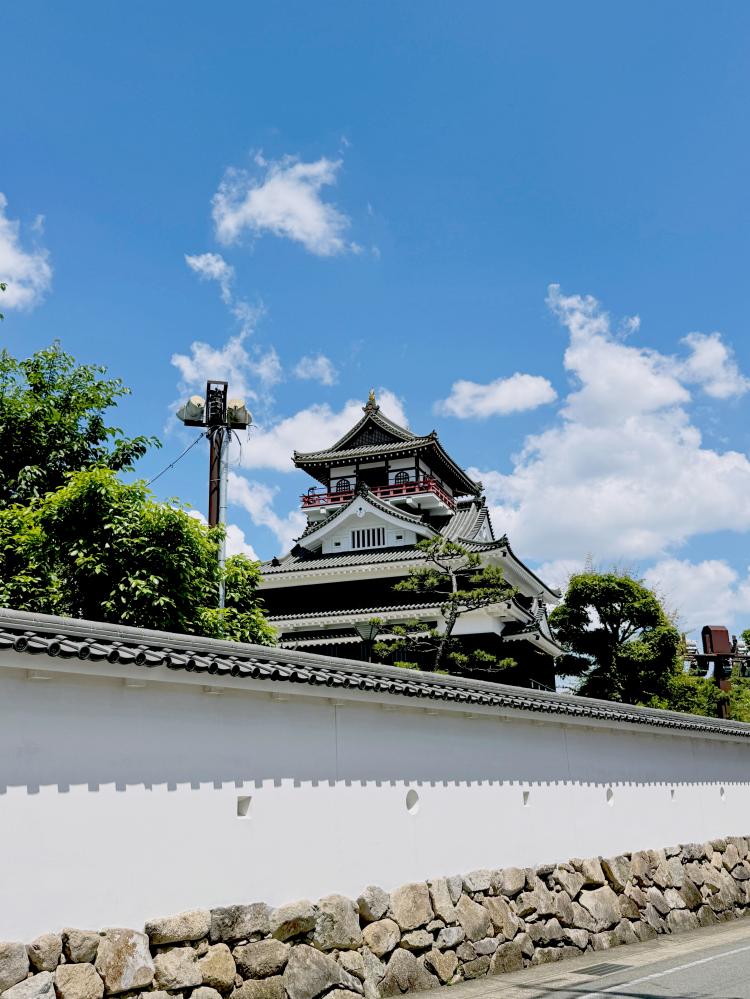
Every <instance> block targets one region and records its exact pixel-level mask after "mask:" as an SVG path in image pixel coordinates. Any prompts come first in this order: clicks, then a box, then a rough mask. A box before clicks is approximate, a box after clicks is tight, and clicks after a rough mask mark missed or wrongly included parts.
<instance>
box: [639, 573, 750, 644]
mask: <svg viewBox="0 0 750 999" xmlns="http://www.w3.org/2000/svg"><path fill="white" fill-rule="evenodd" d="M644 580H645V582H646V584H647V585H648V586H650V587H651V588H652V589H654V590H655V591H656V592H657V593H658V594H659V596H660V597H661V598H662V599H663V600H664V602H665V604H666V606H667V607H668V608H669V609H670V610H672V611H674V612H676V614H677V615H678V626H679V627H680V628H681V630H683V631H687V632H691V631H695V630H696V629H700V628H702V627H703V625H705V624H723V625H726V626H727V627H729V628H732V627H734V628H736V629H737V630H739V631H741V630H742V629H743V628H745V627H748V625H750V571H748V573H746V575H745V577H744V578H741V577H740V574H739V573H738V572H736V571H735V570H734V569H733V568H732V567H731V566H730V565H729V564H728V563H727V562H725V561H724V560H723V559H706V560H705V561H702V562H690V561H688V560H686V559H677V558H667V559H663V560H662V561H660V562H657V563H656V565H653V566H652V567H651V568H649V569H647V570H646V572H645V573H644Z"/></svg>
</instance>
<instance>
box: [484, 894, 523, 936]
mask: <svg viewBox="0 0 750 999" xmlns="http://www.w3.org/2000/svg"><path fill="white" fill-rule="evenodd" d="M482 905H483V906H484V907H485V909H486V910H487V912H488V914H489V917H490V920H491V921H492V925H493V926H494V928H495V932H496V933H501V934H502V935H503V937H505V939H506V940H512V939H513V937H514V936H515V935H516V933H518V931H519V930H520V928H521V920H520V919H519V918H518V916H517V915H516V914H515V912H514V911H513V910H512V909H511V907H510V905H509V904H508V902H507V900H506V899H505V898H503V897H502V895H498V896H491V897H490V898H486V899H484V901H483V902H482Z"/></svg>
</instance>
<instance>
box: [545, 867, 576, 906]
mask: <svg viewBox="0 0 750 999" xmlns="http://www.w3.org/2000/svg"><path fill="white" fill-rule="evenodd" d="M552 880H553V881H554V882H555V883H556V884H558V885H560V887H561V888H563V889H564V891H566V892H567V894H568V895H569V896H570V898H571V899H575V898H576V897H577V896H578V892H579V891H580V890H581V888H583V877H582V875H580V874H579V873H578V871H573V870H570V871H568V870H565V869H564V868H562V867H556V868H555V869H554V871H553V872H552Z"/></svg>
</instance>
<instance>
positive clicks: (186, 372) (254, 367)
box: [171, 302, 283, 400]
mask: <svg viewBox="0 0 750 999" xmlns="http://www.w3.org/2000/svg"><path fill="white" fill-rule="evenodd" d="M233 311H234V312H235V313H236V315H237V318H238V319H239V320H240V322H241V323H242V331H241V332H240V333H237V334H236V335H235V336H232V337H229V339H228V340H227V341H226V342H225V343H224V344H223V345H222V346H220V347H214V346H213V345H212V344H210V343H205V342H204V341H203V340H194V341H193V343H191V344H190V351H189V353H187V354H172V358H171V363H172V364H173V365H174V367H175V368H177V370H178V371H179V373H180V392H181V393H182V394H183V395H184V394H189V393H191V392H199V393H202V392H203V391H204V390H205V387H206V382H207V381H208V380H209V379H218V380H222V381H227V382H229V394H230V396H231V397H232V398H237V397H241V398H243V399H245V400H251V399H257V398H258V393H257V391H256V390H255V386H256V385H257V384H258V383H259V384H260V387H262V388H263V389H268V388H270V387H271V386H273V385H275V384H276V383H277V382H279V381H281V380H282V378H283V369H282V365H281V361H280V359H279V355H278V354H277V353H276V350H275V348H274V347H268V348H267V349H266V350H265V351H264V350H262V349H261V348H260V347H255V348H251V349H248V347H247V344H246V340H247V338H248V336H249V335H250V334H251V333H252V332H253V330H254V328H255V324H256V323H257V322H258V321H259V319H260V317H261V316H262V315H263V314H264V310H263V308H262V307H260V308H253V307H252V306H250V305H248V304H247V302H240V303H239V304H238V305H237V306H236V307H235V308H234V310H233Z"/></svg>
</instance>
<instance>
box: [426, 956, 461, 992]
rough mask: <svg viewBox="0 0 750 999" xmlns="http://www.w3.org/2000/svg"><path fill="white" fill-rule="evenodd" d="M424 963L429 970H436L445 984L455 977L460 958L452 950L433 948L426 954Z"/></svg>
mask: <svg viewBox="0 0 750 999" xmlns="http://www.w3.org/2000/svg"><path fill="white" fill-rule="evenodd" d="M424 963H425V967H426V968H427V970H428V971H430V970H432V971H434V973H435V974H436V975H437V976H438V978H439V979H440V981H441V982H442V983H443V984H444V985H446V984H447V983H448V982H449V981H450V980H451V979H452V978H453V976H454V975H455V973H456V970H457V968H458V958H457V957H456V955H455V954H454V952H453V951H452V950H448V951H445V952H443V951H440V950H431V951H430V952H429V954H426V955H425V959H424Z"/></svg>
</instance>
